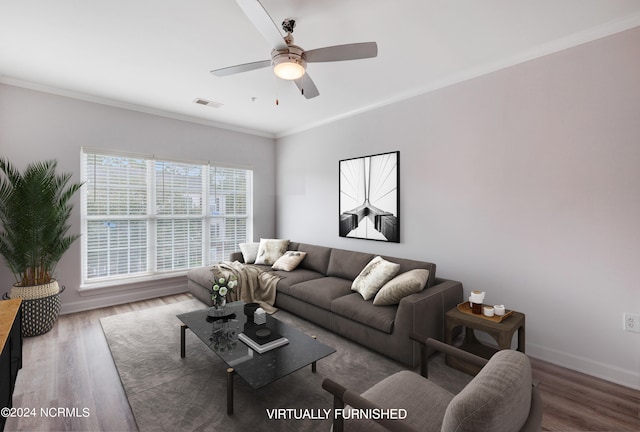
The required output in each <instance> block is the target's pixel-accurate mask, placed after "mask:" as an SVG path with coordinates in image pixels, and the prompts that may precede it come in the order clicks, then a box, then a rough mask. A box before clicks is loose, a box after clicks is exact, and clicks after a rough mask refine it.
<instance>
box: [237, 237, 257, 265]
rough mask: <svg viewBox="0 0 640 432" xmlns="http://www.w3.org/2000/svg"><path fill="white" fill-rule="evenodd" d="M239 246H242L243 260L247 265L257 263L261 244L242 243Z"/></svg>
mask: <svg viewBox="0 0 640 432" xmlns="http://www.w3.org/2000/svg"><path fill="white" fill-rule="evenodd" d="M238 246H240V251H241V252H242V258H243V260H244V263H245V264H253V263H254V262H256V257H257V256H258V248H259V247H260V243H258V242H254V243H240V244H239V245H238Z"/></svg>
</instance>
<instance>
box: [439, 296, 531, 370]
mask: <svg viewBox="0 0 640 432" xmlns="http://www.w3.org/2000/svg"><path fill="white" fill-rule="evenodd" d="M524 322H525V316H524V314H523V313H521V312H516V311H514V312H513V313H512V314H511V316H509V317H507V318H505V319H503V320H502V322H494V321H491V320H488V319H485V318H483V317H482V316H480V315H470V314H467V313H464V312H461V311H459V310H458V308H453V309H451V310H449V311H448V312H447V313H446V315H445V342H446V343H447V344H449V345H453V332H454V329H456V328H457V327H464V328H465V332H464V340H463V342H462V345H461V346H460V348H462V349H463V350H465V351H468V352H471V353H473V354H476V355H479V356H480V357H484V358H486V359H489V358H491V356H492V355H493V354H494V353H495V352H496V351H498V349H510V348H511V339H512V338H513V334H514V333H515V332H516V331H517V332H518V351H520V352H524V342H525V326H524ZM474 330H479V331H483V332H485V333H488V334H489V335H490V336H491V337H492V338H493V339H494V340H495V341H496V343H497V344H498V349H496V348H494V347H491V346H488V345H485V344H483V343H481V342H480V341H479V340H478V339H477V338H476V335H475V334H474ZM446 363H447V365H449V366H451V367H454V368H456V369H459V370H461V371H463V372H466V373H468V374H471V375H476V374H477V373H478V372H479V371H480V368H479V367H477V366H473V365H470V364H467V363H465V362H464V361H462V360H459V359H456V358H453V357H446Z"/></svg>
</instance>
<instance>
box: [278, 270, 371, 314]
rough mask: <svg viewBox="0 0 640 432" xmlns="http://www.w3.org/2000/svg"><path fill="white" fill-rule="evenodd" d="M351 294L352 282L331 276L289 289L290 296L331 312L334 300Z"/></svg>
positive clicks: (302, 283)
mask: <svg viewBox="0 0 640 432" xmlns="http://www.w3.org/2000/svg"><path fill="white" fill-rule="evenodd" d="M296 273H297V272H296ZM350 292H351V281H350V280H347V279H340V278H336V277H331V276H327V277H323V278H319V279H312V280H309V281H306V282H301V283H298V284H295V285H293V286H291V288H290V289H289V295H290V296H292V297H295V298H297V299H299V300H302V301H305V302H307V303H311V304H312V305H315V306H318V307H321V308H323V309H326V310H331V302H332V301H333V300H334V299H336V298H338V297H342V296H345V295H348V294H349V293H350ZM358 295H359V294H358ZM360 301H362V298H360Z"/></svg>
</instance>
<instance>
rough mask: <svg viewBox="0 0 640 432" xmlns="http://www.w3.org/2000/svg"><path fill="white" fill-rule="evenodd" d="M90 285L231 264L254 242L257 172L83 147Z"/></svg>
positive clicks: (85, 270) (85, 275) (85, 255)
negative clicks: (233, 257)
mask: <svg viewBox="0 0 640 432" xmlns="http://www.w3.org/2000/svg"><path fill="white" fill-rule="evenodd" d="M82 173H83V178H84V179H85V185H84V187H83V188H82V194H81V196H82V234H83V235H82V259H83V263H82V264H83V265H82V280H83V283H91V282H97V281H104V280H111V279H116V278H124V277H127V278H131V277H136V276H140V277H142V276H152V275H161V274H167V273H172V272H179V271H186V270H187V269H189V268H192V267H199V266H203V265H208V264H213V263H216V262H219V261H221V260H224V259H227V258H228V256H229V253H230V252H232V251H234V250H237V248H238V243H242V242H246V241H248V239H250V238H251V224H252V222H251V193H252V176H253V175H252V174H253V173H252V171H251V170H248V169H240V168H230V167H217V166H211V165H209V164H202V163H187V162H176V161H171V160H159V159H154V158H153V157H147V156H138V155H129V154H116V153H111V152H106V151H100V150H93V149H83V150H82Z"/></svg>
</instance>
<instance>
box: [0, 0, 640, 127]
mask: <svg viewBox="0 0 640 432" xmlns="http://www.w3.org/2000/svg"><path fill="white" fill-rule="evenodd" d="M261 2H262V4H263V5H264V7H265V9H266V10H267V11H268V12H269V14H270V15H271V16H272V18H273V20H274V21H275V22H276V23H278V24H279V23H280V22H281V21H282V19H283V18H285V17H292V18H295V19H296V29H295V32H294V37H295V42H296V44H298V45H300V46H302V47H303V48H305V49H307V50H309V49H314V48H320V47H324V46H329V45H337V44H345V43H353V42H368V41H376V42H377V43H378V57H377V58H374V59H365V60H356V61H348V62H337V63H313V64H310V65H309V66H308V68H307V70H308V72H309V74H310V76H312V77H313V80H314V81H315V83H316V85H317V87H318V89H319V91H320V96H319V97H317V98H314V99H310V100H307V99H305V98H304V97H302V96H301V95H300V94H299V93H298V90H297V89H296V87H295V85H294V84H293V83H290V82H286V81H281V80H277V79H276V78H275V76H274V75H273V72H272V71H271V70H270V69H261V70H255V71H251V72H246V73H244V74H239V75H234V76H228V77H223V78H220V77H214V76H213V75H211V74H210V73H209V71H210V70H212V69H217V68H221V67H225V66H232V65H235V64H239V63H248V62H253V61H258V60H266V59H269V55H270V51H271V47H270V46H269V44H268V43H267V42H266V41H265V40H264V39H263V37H262V36H261V35H260V33H258V31H257V30H256V29H255V28H254V27H253V25H252V24H251V23H250V22H249V20H248V19H247V17H246V16H245V15H244V14H243V13H242V11H241V10H240V8H239V7H238V6H237V4H236V2H235V1H234V0H207V1H205V0H135V1H131V0H108V1H107V0H56V1H51V0H0V82H4V83H8V84H14V85H21V86H25V87H31V88H37V89H43V90H47V91H53V92H56V93H60V94H66V95H72V96H75V97H81V98H84V99H88V100H95V101H100V102H104V103H109V104H115V105H119V106H126V107H131V108H134V109H140V110H142V111H148V112H155V113H161V114H164V115H169V116H173V117H177V118H188V119H191V120H194V121H198V122H204V123H211V124H218V125H223V126H224V127H229V128H233V129H239V130H247V131H249V132H253V133H258V134H262V135H267V136H283V135H286V134H289V133H292V132H296V131H299V130H303V129H306V128H309V127H313V126H315V125H318V124H322V123H325V122H328V121H331V120H334V119H336V118H341V117H344V116H348V115H350V114H353V113H355V112H359V111H362V110H366V109H370V108H372V107H377V106H381V105H384V104H387V103H390V102H393V101H397V100H401V99H403V98H406V97H411V96H414V95H417V94H421V93H424V92H427V91H430V90H433V89H437V88H440V87H443V86H446V85H449V84H452V83H455V82H459V81H461V80H464V79H468V78H471V77H473V76H478V75H480V74H483V73H487V72H490V71H492V70H496V69H499V68H501V67H505V66H509V65H512V64H515V63H518V62H521V61H526V60H529V59H532V58H535V57H538V56H540V55H544V54H548V53H551V52H554V51H557V50H560V49H564V48H568V47H570V46H574V45H576V44H579V43H583V42H586V41H589V40H593V39H596V38H599V37H603V36H606V35H608V34H612V33H615V32H618V31H622V30H625V29H628V28H632V27H635V26H638V25H640V1H638V0H398V1H390V0H348V1H345V0H262V1H261ZM276 97H277V98H278V99H279V102H280V103H279V105H278V106H276V104H275V99H276ZM195 98H204V99H209V100H213V101H217V102H220V103H222V104H224V105H223V106H222V107H221V108H211V107H206V106H202V105H197V104H195V103H193V100H194V99H195Z"/></svg>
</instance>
